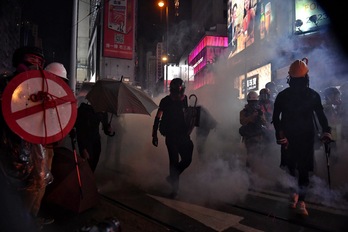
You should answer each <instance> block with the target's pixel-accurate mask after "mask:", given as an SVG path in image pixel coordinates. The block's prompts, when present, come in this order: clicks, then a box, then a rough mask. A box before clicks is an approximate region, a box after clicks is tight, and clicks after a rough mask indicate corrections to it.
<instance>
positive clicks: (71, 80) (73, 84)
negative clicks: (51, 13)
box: [69, 0, 78, 93]
mask: <svg viewBox="0 0 348 232" xmlns="http://www.w3.org/2000/svg"><path fill="white" fill-rule="evenodd" d="M73 4H74V5H73V18H72V31H71V52H70V78H69V85H70V88H71V89H72V91H73V92H74V93H76V59H77V55H76V51H77V49H76V48H77V45H76V44H77V20H78V19H77V15H78V14H77V11H78V0H74V2H73Z"/></svg>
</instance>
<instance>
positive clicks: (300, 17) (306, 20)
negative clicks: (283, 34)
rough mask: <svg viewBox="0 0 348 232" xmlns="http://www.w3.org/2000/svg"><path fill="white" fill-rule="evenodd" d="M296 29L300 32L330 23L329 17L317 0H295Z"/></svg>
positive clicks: (313, 29) (316, 28)
mask: <svg viewBox="0 0 348 232" xmlns="http://www.w3.org/2000/svg"><path fill="white" fill-rule="evenodd" d="M295 8H296V11H295V14H296V16H295V17H296V22H295V31H296V32H297V33H299V34H301V33H305V32H309V31H315V30H318V29H319V28H318V27H319V26H324V25H328V24H329V23H330V22H329V18H328V16H327V15H326V14H325V11H324V10H323V9H321V7H320V6H319V4H318V3H317V2H316V1H311V0H296V1H295Z"/></svg>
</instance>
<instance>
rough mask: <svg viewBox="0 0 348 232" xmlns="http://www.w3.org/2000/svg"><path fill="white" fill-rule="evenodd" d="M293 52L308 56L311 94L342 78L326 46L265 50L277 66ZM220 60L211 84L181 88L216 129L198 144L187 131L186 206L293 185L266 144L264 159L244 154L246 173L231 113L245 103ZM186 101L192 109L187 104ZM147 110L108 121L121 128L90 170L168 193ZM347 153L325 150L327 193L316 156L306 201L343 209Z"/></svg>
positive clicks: (289, 44)
mask: <svg viewBox="0 0 348 232" xmlns="http://www.w3.org/2000/svg"><path fill="white" fill-rule="evenodd" d="M279 48H281V49H279ZM294 48H296V49H297V50H298V51H296V50H294ZM270 49H272V48H271V47H270ZM301 49H306V51H307V52H306V54H305V55H306V57H308V59H309V69H310V71H309V75H310V86H311V87H312V88H314V89H315V90H317V91H320V90H321V89H320V88H322V87H323V86H328V85H338V84H339V83H340V81H341V80H342V77H343V76H346V75H347V74H346V73H347V70H346V69H347V67H346V65H345V64H346V60H347V59H346V57H344V56H343V55H342V54H340V53H339V52H338V50H336V49H335V47H333V46H328V45H327V44H326V43H323V44H321V45H320V46H317V47H313V48H311V49H308V48H301V47H300V46H299V45H298V44H296V46H295V45H294V44H293V41H291V40H289V39H283V40H281V41H278V44H277V46H274V50H271V51H269V52H272V53H273V56H274V57H277V60H278V61H279V62H284V59H288V58H285V56H283V55H284V51H286V53H291V52H293V54H295V55H296V54H299V50H301ZM226 57H227V56H226ZM286 57H289V56H288V55H286ZM293 58H294V59H301V58H303V57H302V54H301V57H297V56H296V57H293ZM292 61H293V59H291V60H287V63H288V64H290V63H291V62H292ZM337 61H341V62H337ZM225 62H226V61H223V62H221V63H216V64H214V65H215V72H216V77H217V79H216V83H215V84H214V85H206V86H204V87H202V88H200V89H198V90H192V89H190V86H188V88H187V90H186V95H187V96H189V95H190V94H191V93H194V94H196V95H197V97H198V102H197V105H199V106H203V107H204V108H206V109H207V110H208V111H209V112H210V114H211V115H212V116H213V118H214V119H215V120H216V121H217V125H216V127H215V128H214V129H213V130H211V131H210V132H209V134H208V136H207V137H206V138H205V142H204V143H203V144H198V143H197V141H198V138H197V136H196V130H197V128H195V129H194V131H193V132H192V140H193V142H194V144H195V149H194V154H193V161H192V164H191V166H190V167H189V168H188V169H187V170H185V172H183V173H182V175H181V179H180V195H181V196H183V197H186V198H187V199H191V200H192V201H200V202H229V203H231V202H235V201H238V200H242V199H243V198H244V196H245V195H246V193H247V192H248V189H249V188H250V187H252V188H257V189H268V190H275V191H281V190H280V189H279V188H280V187H281V188H283V189H286V188H287V187H290V186H293V187H295V186H297V184H296V182H295V180H294V179H292V178H289V176H288V175H287V174H286V173H285V171H284V170H282V169H280V167H279V164H280V147H279V146H278V145H277V144H276V143H274V144H271V145H270V147H269V148H268V149H267V151H268V152H267V154H264V155H263V156H262V157H250V158H251V161H252V162H253V163H255V164H257V165H254V169H253V170H251V171H250V170H247V169H246V167H245V159H246V157H245V156H246V152H245V148H244V144H243V143H242V142H241V137H240V135H239V134H238V128H239V127H240V123H239V112H240V110H242V108H243V106H244V104H246V102H245V101H244V100H240V99H238V97H237V96H238V90H236V89H235V86H234V83H233V78H229V77H230V76H232V75H231V73H230V71H229V70H228V67H226V65H225ZM285 78H286V76H284V88H286V87H287V85H286V79H285ZM328 83H330V84H328ZM188 85H190V84H188ZM261 88H263V86H262V87H261ZM162 97H164V96H163V95H162V96H159V97H158V98H156V99H155V102H156V103H157V104H159V101H160V99H161V98H162ZM190 104H191V105H192V102H190ZM155 113H156V110H155V111H154V112H153V113H152V115H151V117H149V116H146V115H123V116H121V117H120V118H119V120H114V121H113V123H114V124H113V126H114V127H117V125H116V122H119V123H121V124H120V125H121V126H120V125H118V128H119V129H116V136H115V137H113V138H108V141H106V137H105V136H102V140H103V151H102V155H101V162H100V165H99V166H98V169H97V171H99V172H102V171H103V170H105V169H111V170H115V172H116V171H118V172H121V174H122V175H123V177H124V178H125V179H127V181H129V182H131V183H133V184H136V185H137V186H141V187H142V188H144V189H147V190H149V189H150V190H152V191H158V192H166V191H169V185H167V183H166V182H165V177H166V176H167V175H168V173H169V161H168V154H167V149H166V146H165V142H164V138H163V136H161V135H160V134H159V146H158V147H157V148H156V147H154V146H153V145H152V144H151V132H152V125H153V119H154V117H155ZM120 121H122V122H120ZM120 128H121V129H120ZM116 140H117V141H116ZM111 145H113V146H111ZM106 146H108V147H107V148H106ZM200 146H201V147H200ZM199 148H202V149H203V151H202V152H200V153H199V152H198V151H197V150H198V149H199ZM347 148H348V146H347V145H346V144H340V145H339V146H338V147H337V150H336V151H333V152H332V153H333V154H332V158H334V157H335V159H336V162H333V163H332V165H331V167H330V168H331V169H330V171H331V188H332V189H331V190H329V189H328V186H327V165H326V160H325V153H324V150H323V149H321V150H318V151H316V153H315V162H316V170H315V172H314V173H313V176H312V177H311V179H312V185H311V186H310V190H309V193H308V194H309V196H308V201H309V202H311V201H313V202H321V203H322V204H325V205H327V206H332V207H339V206H340V207H345V208H346V209H348V206H346V205H345V204H342V202H344V201H342V199H344V198H345V197H347V192H348V185H347V183H348V181H347V178H348V175H347V168H346V167H347V162H348V157H347V155H346V154H344V151H345V150H346V149H347ZM114 156H115V157H117V159H119V163H117V164H115V161H113V160H112V159H113V158H112V157H114ZM106 157H108V158H106ZM103 159H104V160H103ZM114 159H116V158H114ZM117 159H116V160H117ZM103 161H105V162H103ZM115 181H117V180H115ZM104 188H106V186H104Z"/></svg>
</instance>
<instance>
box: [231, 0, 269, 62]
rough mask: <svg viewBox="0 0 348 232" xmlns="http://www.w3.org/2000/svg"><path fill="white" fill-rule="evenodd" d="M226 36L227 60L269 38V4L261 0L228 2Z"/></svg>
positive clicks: (233, 0) (232, 0) (234, 0)
mask: <svg viewBox="0 0 348 232" xmlns="http://www.w3.org/2000/svg"><path fill="white" fill-rule="evenodd" d="M227 4H228V6H227V12H228V17H227V34H228V46H229V49H230V54H229V58H231V57H233V56H234V55H236V54H237V53H239V52H241V51H243V50H244V49H245V48H247V47H248V46H250V45H251V44H253V43H254V42H255V38H256V39H264V38H267V37H268V36H269V32H270V27H271V23H272V14H273V13H272V8H271V2H270V1H266V0H262V1H257V0H228V3H227Z"/></svg>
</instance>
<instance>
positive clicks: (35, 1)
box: [22, 0, 73, 70]
mask: <svg viewBox="0 0 348 232" xmlns="http://www.w3.org/2000/svg"><path fill="white" fill-rule="evenodd" d="M72 2H73V1H71V0H60V1H49V3H48V2H47V1H41V0H29V1H23V12H22V13H23V20H29V21H31V22H32V23H34V24H37V25H38V26H39V28H38V33H39V37H40V38H41V39H42V43H43V45H42V46H43V50H44V54H45V56H46V60H47V62H46V63H50V62H52V61H57V62H61V63H63V64H64V66H65V67H66V68H67V70H69V69H68V67H69V66H70V44H71V36H70V35H71V28H72Z"/></svg>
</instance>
